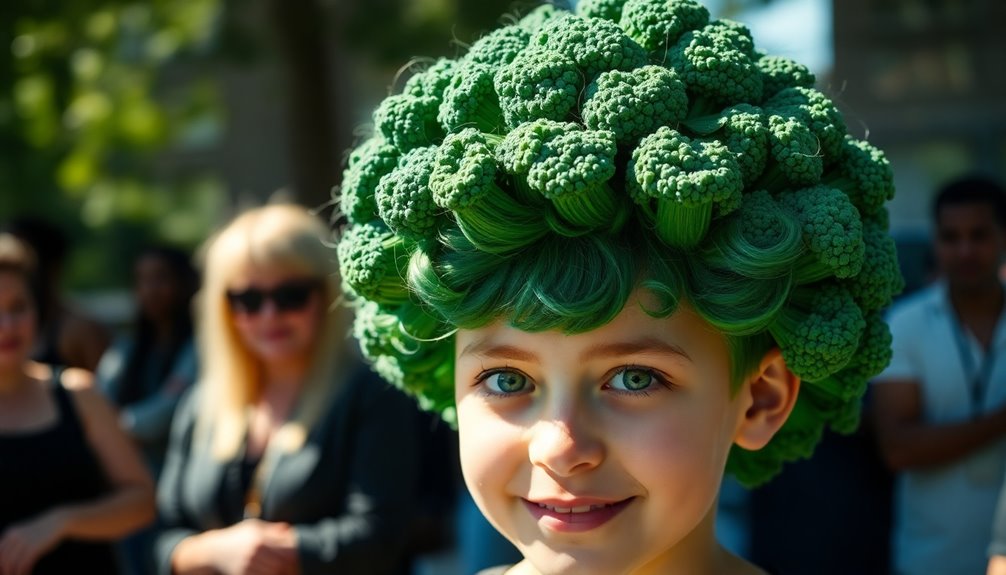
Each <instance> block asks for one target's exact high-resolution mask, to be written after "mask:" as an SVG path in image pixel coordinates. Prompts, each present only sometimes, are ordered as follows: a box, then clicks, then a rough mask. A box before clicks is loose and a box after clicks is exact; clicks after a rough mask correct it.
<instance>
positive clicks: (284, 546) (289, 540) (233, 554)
mask: <svg viewBox="0 0 1006 575" xmlns="http://www.w3.org/2000/svg"><path fill="white" fill-rule="evenodd" d="M211 533H212V535H211ZM211 533H206V534H205V535H207V536H211V537H212V539H211V540H209V541H207V544H211V545H213V546H214V547H216V548H217V549H218V550H219V551H218V552H217V553H213V554H212V556H213V558H214V567H216V569H217V570H218V571H219V572H220V573H223V575H296V574H297V573H299V572H300V563H299V560H298V558H297V533H296V531H294V528H293V527H292V526H290V525H289V524H287V523H273V522H268V521H260V520H258V519H246V520H244V521H242V522H241V523H238V524H236V525H232V526H230V527H228V528H226V529H221V530H219V531H214V532H211Z"/></svg>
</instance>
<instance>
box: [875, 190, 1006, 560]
mask: <svg viewBox="0 0 1006 575" xmlns="http://www.w3.org/2000/svg"><path fill="white" fill-rule="evenodd" d="M933 221H934V230H935V232H934V238H933V247H934V253H935V255H936V262H937V264H938V267H939V271H940V274H941V278H942V279H941V280H940V281H938V282H936V283H935V284H933V285H932V286H930V287H928V288H926V289H923V290H921V291H920V292H918V293H916V294H914V295H913V296H911V297H909V298H907V299H905V300H904V301H902V302H899V304H897V305H896V306H895V307H894V308H892V310H891V312H890V325H891V333H892V335H893V338H894V342H893V349H894V355H893V360H892V361H891V364H890V366H889V367H888V368H887V370H885V371H884V372H883V373H882V374H881V375H880V376H879V377H878V378H877V385H876V386H875V388H874V390H873V391H874V398H875V399H874V400H875V406H876V410H875V413H876V416H877V417H876V429H877V434H878V439H879V442H880V449H881V453H882V455H883V457H884V459H885V460H886V462H887V464H888V465H889V466H890V467H891V468H892V469H894V470H895V471H897V472H898V478H897V486H896V494H895V526H894V539H893V542H892V543H893V546H894V551H893V554H894V559H893V561H894V567H895V573H897V574H898V575H916V574H923V573H927V574H928V573H946V574H955V573H962V574H964V573H982V572H984V570H985V566H986V549H987V548H988V543H989V528H990V525H991V523H992V515H993V510H994V508H995V504H996V499H997V496H998V493H999V486H1000V484H1001V483H1002V479H1003V472H1004V461H1006V442H1004V437H1006V331H1004V328H1003V324H1004V323H1006V322H1004V310H1006V296H1004V289H1003V285H1002V283H1001V282H1000V279H999V276H998V270H999V266H1000V264H1001V263H1002V261H1003V256H1004V254H1006V192H1004V190H1003V187H1002V186H1001V185H1000V184H998V183H997V182H995V181H992V180H989V179H985V178H981V177H975V176H972V177H967V178H962V179H959V180H956V181H954V182H951V183H949V184H947V185H946V186H944V187H943V188H942V189H941V190H940V192H939V194H938V195H937V197H936V200H935V202H934V204H933Z"/></svg>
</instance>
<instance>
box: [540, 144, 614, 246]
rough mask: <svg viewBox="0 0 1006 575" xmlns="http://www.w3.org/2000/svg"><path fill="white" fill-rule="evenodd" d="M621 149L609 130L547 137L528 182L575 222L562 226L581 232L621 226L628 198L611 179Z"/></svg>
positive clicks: (566, 218)
mask: <svg viewBox="0 0 1006 575" xmlns="http://www.w3.org/2000/svg"><path fill="white" fill-rule="evenodd" d="M574 125H575V124H574ZM577 128H579V127H577ZM616 153H618V147H617V145H616V144H615V135H614V134H613V133H611V132H608V131H593V130H581V129H575V130H569V131H567V132H565V133H563V134H560V135H558V136H556V137H554V138H551V139H549V140H547V141H545V142H544V144H543V145H542V148H541V153H540V154H539V155H538V157H537V158H536V159H535V161H534V162H533V163H532V164H531V167H530V169H529V170H528V173H527V185H528V187H529V188H530V189H532V190H534V191H537V192H538V193H540V194H542V195H543V196H545V197H546V198H548V199H549V200H551V202H552V205H553V206H554V207H555V210H556V212H557V213H558V215H559V217H560V218H561V219H562V220H563V222H566V223H568V224H570V225H571V226H572V227H571V228H568V227H567V226H564V225H561V224H560V225H558V226H554V228H556V231H557V232H559V233H563V234H567V233H569V234H570V235H578V234H579V233H582V232H583V231H588V230H593V229H602V228H603V229H609V230H613V231H614V230H617V229H619V228H620V227H621V225H622V223H623V222H624V220H625V217H624V216H625V203H624V202H622V201H621V199H620V198H619V197H618V196H617V195H616V194H615V192H614V190H612V188H611V186H610V185H609V183H608V181H609V180H610V179H611V177H612V176H614V175H615V154H616Z"/></svg>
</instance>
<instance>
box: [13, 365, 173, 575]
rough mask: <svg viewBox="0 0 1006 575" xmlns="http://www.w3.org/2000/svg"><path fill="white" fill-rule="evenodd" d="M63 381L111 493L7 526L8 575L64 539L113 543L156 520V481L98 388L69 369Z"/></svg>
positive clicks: (27, 566) (26, 568) (28, 566)
mask: <svg viewBox="0 0 1006 575" xmlns="http://www.w3.org/2000/svg"><path fill="white" fill-rule="evenodd" d="M61 383H62V384H63V385H64V386H65V387H66V388H67V389H69V390H70V392H71V396H72V397H73V402H74V404H75V406H76V409H77V413H78V414H79V419H80V421H81V424H82V426H83V428H84V434H85V439H86V441H87V443H88V444H89V445H90V447H91V449H92V450H93V451H94V453H95V455H96V456H97V459H98V463H99V464H100V466H101V467H102V469H103V471H104V473H105V476H106V477H107V478H108V481H109V483H110V488H111V492H110V493H108V494H107V495H104V496H101V497H98V498H95V499H93V500H90V501H84V502H79V503H73V504H68V505H61V506H57V507H54V508H51V509H49V510H47V511H45V512H43V513H41V514H39V515H37V516H36V517H33V518H32V519H29V520H27V521H24V522H22V523H18V524H15V525H13V526H11V527H10V528H8V529H7V530H6V531H5V532H4V534H3V537H2V539H0V571H2V572H4V573H23V572H29V571H30V570H31V568H32V566H33V565H34V564H35V562H36V561H38V558H39V557H41V556H42V555H44V554H45V553H46V552H48V551H49V550H51V549H53V548H54V547H56V545H58V544H59V543H60V542H61V541H63V540H66V539H80V540H92V541H110V540H114V539H118V538H120V537H123V536H125V535H127V534H129V533H131V532H133V531H135V530H137V529H139V528H141V527H143V526H144V525H146V524H148V523H150V522H151V521H153V519H154V484H153V480H152V479H151V478H150V474H149V473H148V472H147V470H146V468H145V467H144V464H143V462H142V460H141V458H140V454H139V452H138V451H137V450H136V446H135V445H133V444H132V443H131V442H130V440H129V438H128V437H126V435H125V434H124V433H123V432H122V430H120V429H119V426H118V418H117V417H116V416H115V410H114V409H113V408H112V407H111V405H109V403H108V402H107V401H106V400H105V399H104V397H102V395H101V394H100V393H99V392H98V391H97V390H96V389H95V388H94V386H93V381H92V378H91V375H90V374H89V373H87V372H85V371H82V370H76V369H70V370H67V371H66V372H64V373H63V377H62V382H61ZM53 456H58V455H55V454H54V455H53Z"/></svg>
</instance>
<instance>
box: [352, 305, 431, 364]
mask: <svg viewBox="0 0 1006 575" xmlns="http://www.w3.org/2000/svg"><path fill="white" fill-rule="evenodd" d="M406 330H408V331H406ZM449 331H450V328H449V327H448V326H447V325H446V324H445V323H444V322H443V321H442V320H440V319H438V318H437V317H434V316H433V315H431V314H430V313H428V312H427V311H426V310H425V309H424V308H423V307H422V306H419V305H416V304H415V303H412V302H411V301H406V302H403V303H402V304H400V305H396V306H383V305H380V304H378V303H377V302H374V301H371V300H360V301H359V302H358V303H357V304H356V307H355V310H354V318H353V337H355V338H356V339H357V340H358V341H359V342H360V349H361V351H362V352H363V355H364V357H365V358H367V359H368V360H370V361H374V360H376V359H377V358H378V357H380V356H382V355H394V354H411V353H414V352H415V351H416V350H417V349H418V347H419V346H420V345H421V342H423V341H429V340H432V339H435V338H438V337H443V335H444V334H446V333H448V332H449Z"/></svg>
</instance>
